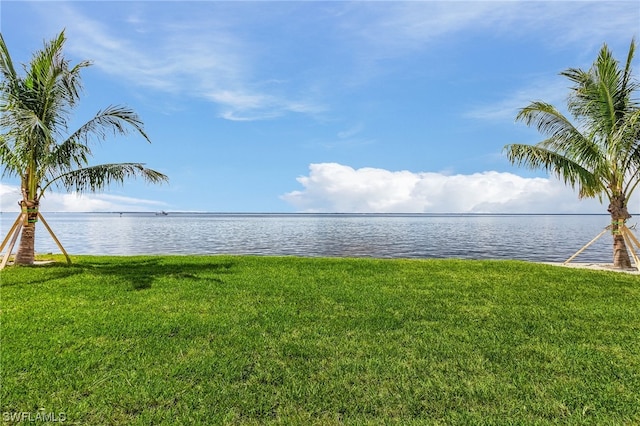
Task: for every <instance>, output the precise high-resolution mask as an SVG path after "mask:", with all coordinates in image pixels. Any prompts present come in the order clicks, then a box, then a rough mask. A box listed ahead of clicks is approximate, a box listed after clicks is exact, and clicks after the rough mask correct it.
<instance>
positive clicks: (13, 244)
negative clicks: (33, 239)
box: [0, 215, 23, 270]
mask: <svg viewBox="0 0 640 426" xmlns="http://www.w3.org/2000/svg"><path fill="white" fill-rule="evenodd" d="M20 218H22V215H20ZM22 225H23V222H22V221H20V222H18V227H17V229H16V230H15V232H14V233H13V238H12V239H11V243H10V244H9V248H8V249H7V253H6V254H5V255H4V258H3V259H2V263H0V270H2V269H4V267H5V266H7V262H8V261H9V257H10V256H11V252H12V251H13V246H15V245H16V241H17V240H18V235H20V231H21V230H22Z"/></svg>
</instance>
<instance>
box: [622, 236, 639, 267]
mask: <svg viewBox="0 0 640 426" xmlns="http://www.w3.org/2000/svg"><path fill="white" fill-rule="evenodd" d="M621 233H622V238H624V242H625V243H626V244H627V247H628V248H630V249H631V257H632V258H633V262H634V263H635V264H636V267H638V266H639V265H640V261H638V256H636V252H635V251H634V250H633V245H632V244H631V239H630V238H629V235H627V233H626V232H625V231H624V229H623V230H622V232H621Z"/></svg>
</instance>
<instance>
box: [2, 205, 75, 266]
mask: <svg viewBox="0 0 640 426" xmlns="http://www.w3.org/2000/svg"><path fill="white" fill-rule="evenodd" d="M37 215H38V216H37V218H38V219H40V220H41V221H42V224H43V225H44V227H45V228H46V229H47V231H48V232H49V235H51V238H53V241H55V243H56V244H57V245H58V248H59V249H60V251H62V254H64V257H65V258H66V259H67V263H68V264H71V258H70V257H69V254H68V253H67V251H66V250H65V249H64V247H63V246H62V243H61V242H60V240H58V238H57V237H56V234H55V233H54V232H53V230H52V229H51V227H50V226H49V224H48V223H47V221H46V220H44V217H43V216H42V213H40V212H39V211H38V212H37ZM32 220H33V219H29V212H27V211H22V212H20V214H18V218H17V219H16V221H15V222H14V223H13V226H11V229H9V232H8V233H7V235H6V236H5V237H4V240H2V244H0V254H1V253H2V250H4V248H5V246H6V245H7V243H8V242H9V239H11V242H10V243H9V247H8V248H7V252H6V253H5V255H4V256H3V257H2V262H1V263H0V270H2V269H4V267H5V266H7V262H8V261H9V258H10V257H11V253H12V252H13V248H14V247H15V245H16V241H17V240H18V237H19V235H20V231H21V230H22V227H23V226H24V224H25V222H29V221H32ZM36 220H37V219H36Z"/></svg>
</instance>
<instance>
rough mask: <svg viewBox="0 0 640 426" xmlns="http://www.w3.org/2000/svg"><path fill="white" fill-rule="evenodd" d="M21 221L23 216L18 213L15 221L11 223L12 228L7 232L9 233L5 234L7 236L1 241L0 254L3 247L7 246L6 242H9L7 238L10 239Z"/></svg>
mask: <svg viewBox="0 0 640 426" xmlns="http://www.w3.org/2000/svg"><path fill="white" fill-rule="evenodd" d="M23 220H24V218H23V214H22V213H20V214H19V215H18V218H17V219H16V221H15V222H13V226H11V229H10V230H9V232H7V236H6V237H4V240H3V241H2V245H0V253H2V250H3V249H4V246H5V245H7V241H9V238H11V236H12V235H13V231H15V230H16V228H17V227H18V224H19V223H20V222H21V221H23Z"/></svg>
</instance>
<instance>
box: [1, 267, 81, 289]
mask: <svg viewBox="0 0 640 426" xmlns="http://www.w3.org/2000/svg"><path fill="white" fill-rule="evenodd" d="M65 266H66V265H65ZM71 266H72V265H70V267H60V264H56V263H51V264H46V265H37V266H9V267H8V269H7V270H6V271H7V272H8V271H11V270H12V269H14V268H15V269H19V270H20V273H13V274H11V276H10V277H7V276H6V274H4V273H3V274H0V285H1V286H2V287H11V286H16V285H24V284H44V283H47V282H49V281H55V280H63V279H65V278H70V277H73V276H75V275H78V274H81V273H82V270H80V269H77V268H73V267H71Z"/></svg>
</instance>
